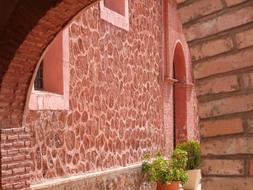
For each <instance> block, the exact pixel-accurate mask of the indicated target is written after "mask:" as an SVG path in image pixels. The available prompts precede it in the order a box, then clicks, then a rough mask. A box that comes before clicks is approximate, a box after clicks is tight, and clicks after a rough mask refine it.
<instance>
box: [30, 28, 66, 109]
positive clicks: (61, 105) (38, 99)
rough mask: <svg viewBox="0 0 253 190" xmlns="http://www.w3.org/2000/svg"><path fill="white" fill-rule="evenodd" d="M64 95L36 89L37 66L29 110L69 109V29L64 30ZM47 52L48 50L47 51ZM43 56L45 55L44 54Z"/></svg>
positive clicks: (31, 88) (31, 89)
mask: <svg viewBox="0 0 253 190" xmlns="http://www.w3.org/2000/svg"><path fill="white" fill-rule="evenodd" d="M62 35H63V95H61V94H55V93H51V92H46V91H37V90H34V85H33V84H34V79H35V76H36V73H37V70H38V67H39V65H38V66H37V68H36V70H35V72H34V76H33V79H32V82H31V87H30V93H28V96H27V102H28V109H29V110H68V109H69V80H70V76H69V31H68V28H66V29H64V30H63V33H62ZM45 52H46V51H45ZM42 57H43V56H42Z"/></svg>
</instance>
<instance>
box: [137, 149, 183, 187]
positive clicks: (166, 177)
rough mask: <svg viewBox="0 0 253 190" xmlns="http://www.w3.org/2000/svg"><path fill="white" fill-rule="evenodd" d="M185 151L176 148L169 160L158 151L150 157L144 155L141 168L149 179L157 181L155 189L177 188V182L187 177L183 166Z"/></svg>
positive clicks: (181, 181)
mask: <svg viewBox="0 0 253 190" xmlns="http://www.w3.org/2000/svg"><path fill="white" fill-rule="evenodd" d="M186 164H187V153H186V152H185V151H183V150H180V149H176V150H175V151H174V152H173V155H172V158H171V160H168V159H166V158H165V157H164V156H163V155H162V154H161V153H160V152H158V153H157V154H156V155H155V158H154V159H151V157H150V155H148V156H146V158H145V161H144V162H143V165H142V169H143V172H144V173H145V174H147V177H148V179H149V180H150V181H153V182H156V183H157V188H156V189H157V190H179V184H180V183H185V182H186V181H187V179H188V176H187V173H186V171H185V167H186Z"/></svg>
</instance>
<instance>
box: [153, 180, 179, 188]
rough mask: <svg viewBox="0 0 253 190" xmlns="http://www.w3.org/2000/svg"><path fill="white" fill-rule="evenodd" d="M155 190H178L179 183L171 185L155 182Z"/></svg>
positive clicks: (174, 182) (175, 182)
mask: <svg viewBox="0 0 253 190" xmlns="http://www.w3.org/2000/svg"><path fill="white" fill-rule="evenodd" d="M156 190H179V182H177V181H173V182H171V183H160V182H157V186H156Z"/></svg>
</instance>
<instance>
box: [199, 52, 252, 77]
mask: <svg viewBox="0 0 253 190" xmlns="http://www.w3.org/2000/svg"><path fill="white" fill-rule="evenodd" d="M252 60H253V50H251V49H250V50H245V51H241V52H238V53H235V54H232V55H226V56H222V57H219V58H213V59H211V60H208V61H203V62H200V63H198V64H195V65H194V76H195V77H196V79H200V78H203V77H207V76H211V75H214V74H219V73H224V72H228V71H233V70H236V69H241V68H244V67H249V66H252V65H253V63H252Z"/></svg>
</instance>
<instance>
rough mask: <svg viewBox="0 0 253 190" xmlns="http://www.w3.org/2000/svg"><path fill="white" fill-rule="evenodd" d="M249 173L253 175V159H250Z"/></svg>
mask: <svg viewBox="0 0 253 190" xmlns="http://www.w3.org/2000/svg"><path fill="white" fill-rule="evenodd" d="M249 175H250V176H253V160H250V161H249Z"/></svg>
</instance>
